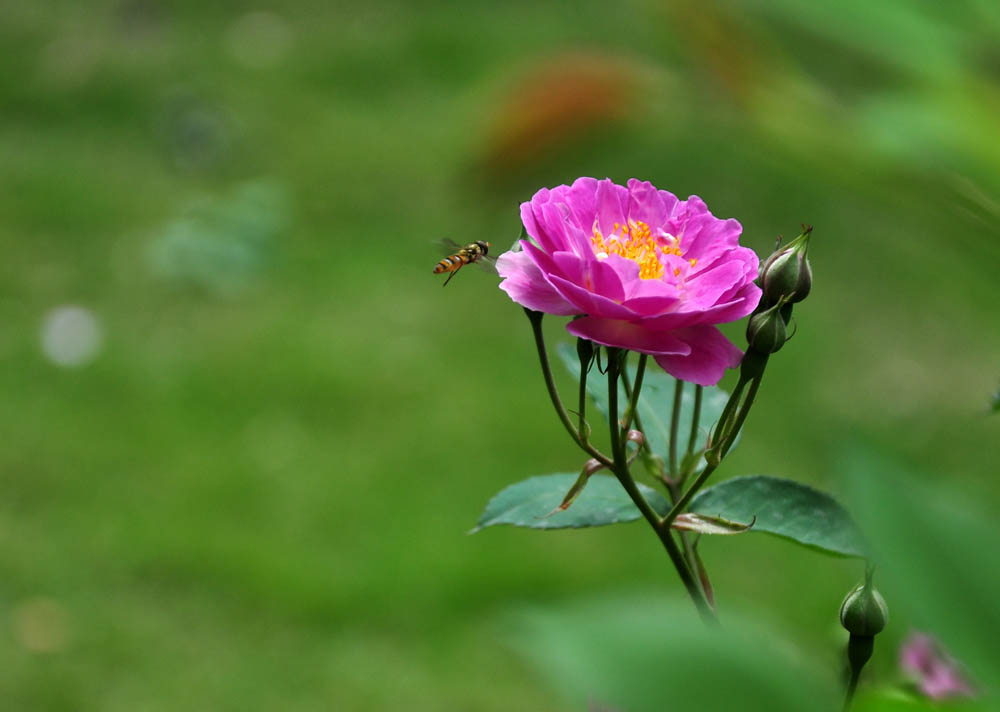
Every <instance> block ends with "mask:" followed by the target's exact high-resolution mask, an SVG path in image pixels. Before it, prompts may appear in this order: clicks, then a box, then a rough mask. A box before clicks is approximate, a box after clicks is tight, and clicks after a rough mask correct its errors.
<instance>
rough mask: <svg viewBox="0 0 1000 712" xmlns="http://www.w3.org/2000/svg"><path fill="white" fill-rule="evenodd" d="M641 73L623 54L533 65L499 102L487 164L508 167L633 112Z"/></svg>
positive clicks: (556, 59) (580, 56) (564, 57)
mask: <svg viewBox="0 0 1000 712" xmlns="http://www.w3.org/2000/svg"><path fill="white" fill-rule="evenodd" d="M636 74H637V72H636V68H635V67H634V66H631V65H629V64H628V63H627V62H625V61H623V60H620V59H616V58H611V57H603V56H599V55H593V54H583V53H573V54H566V55H562V56H558V57H554V58H553V57H549V58H546V59H545V60H543V61H542V62H540V63H537V64H535V65H533V66H531V67H529V68H528V69H527V71H525V72H524V74H523V76H522V77H521V78H520V80H518V81H517V82H516V84H515V86H514V87H513V88H512V89H511V90H510V91H509V92H508V93H507V95H506V96H505V97H503V98H502V99H501V100H500V102H499V105H498V107H497V109H496V112H495V114H494V120H493V123H492V126H491V127H490V129H489V131H488V139H487V146H486V155H485V156H484V158H483V163H484V164H485V165H484V167H485V168H486V170H487V171H489V172H492V173H505V172H507V171H509V170H511V169H514V168H517V167H519V166H522V165H524V164H527V163H530V162H532V161H533V160H535V158H536V157H537V156H538V155H539V154H543V153H548V152H550V151H552V150H553V149H554V148H557V147H563V146H565V145H566V144H567V143H571V142H572V141H574V140H576V139H579V138H580V136H581V135H583V134H586V133H587V132H588V131H590V130H592V129H594V128H598V127H601V126H604V125H608V124H612V123H614V122H616V121H620V120H621V119H623V118H625V117H627V116H628V115H630V114H632V113H633V112H634V111H635V101H636V94H637V91H636V89H637V81H636Z"/></svg>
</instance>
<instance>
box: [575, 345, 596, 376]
mask: <svg viewBox="0 0 1000 712" xmlns="http://www.w3.org/2000/svg"><path fill="white" fill-rule="evenodd" d="M576 355H577V356H578V357H579V358H580V369H581V370H582V371H589V370H590V366H591V364H593V362H594V342H593V341H591V340H590V339H582V338H578V339H577V340H576Z"/></svg>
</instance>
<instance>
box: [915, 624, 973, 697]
mask: <svg viewBox="0 0 1000 712" xmlns="http://www.w3.org/2000/svg"><path fill="white" fill-rule="evenodd" d="M899 666H900V667H901V668H902V669H903V672H904V673H905V674H906V675H907V676H908V677H910V678H912V679H913V681H914V682H915V683H916V685H917V689H919V690H920V692H922V693H923V694H924V695H926V696H927V697H929V698H930V699H932V700H946V699H949V698H953V697H972V696H973V695H974V692H973V689H972V686H971V685H970V684H969V682H968V681H967V680H966V679H965V676H964V675H963V674H962V672H961V671H960V670H959V668H958V664H957V663H956V662H955V661H954V660H953V659H952V658H951V657H950V656H949V655H948V654H947V653H946V652H945V651H944V649H942V647H941V646H940V644H938V642H937V641H935V640H934V638H932V637H931V636H929V635H927V634H926V633H911V634H910V635H909V637H908V638H907V639H906V640H905V641H903V644H902V645H901V646H900V647H899Z"/></svg>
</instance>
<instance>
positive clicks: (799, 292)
mask: <svg viewBox="0 0 1000 712" xmlns="http://www.w3.org/2000/svg"><path fill="white" fill-rule="evenodd" d="M811 234H812V227H811V226H807V225H803V230H802V234H801V235H799V236H798V237H796V238H795V239H794V240H792V241H791V242H789V243H788V244H787V245H786V246H785V247H781V248H779V249H777V250H776V251H775V252H774V253H773V254H772V255H771V256H770V257H768V258H767V260H766V261H765V262H764V264H763V265H762V266H761V268H760V287H761V289H763V291H764V300H765V301H766V302H767V303H774V302H777V301H778V300H779V299H781V298H785V299H786V300H787V301H788V302H789V303H794V302H800V301H802V300H803V299H805V298H806V296H807V295H808V294H809V290H810V289H812V267H810V266H809V257H808V254H807V253H808V250H809V236H810V235H811Z"/></svg>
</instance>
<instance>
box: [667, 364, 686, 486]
mask: <svg viewBox="0 0 1000 712" xmlns="http://www.w3.org/2000/svg"><path fill="white" fill-rule="evenodd" d="M683 396H684V381H682V380H680V379H679V378H678V379H677V380H676V381H674V409H673V411H672V412H671V414H670V445H669V447H670V460H669V463H670V476H671V477H673V478H674V479H677V430H678V427H679V426H680V419H681V399H682V398H683Z"/></svg>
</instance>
